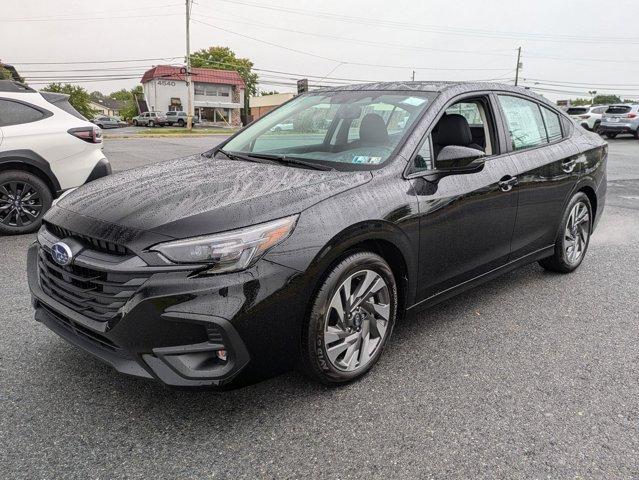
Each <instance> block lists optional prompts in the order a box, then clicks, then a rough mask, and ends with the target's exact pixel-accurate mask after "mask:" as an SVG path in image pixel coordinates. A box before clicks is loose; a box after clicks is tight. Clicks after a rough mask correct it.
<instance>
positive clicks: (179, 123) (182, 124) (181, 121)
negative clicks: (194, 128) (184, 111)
mask: <svg viewBox="0 0 639 480" xmlns="http://www.w3.org/2000/svg"><path fill="white" fill-rule="evenodd" d="M177 124H178V127H184V126H185V125H186V124H185V123H184V120H182V119H181V118H180V119H179V120H178V121H177Z"/></svg>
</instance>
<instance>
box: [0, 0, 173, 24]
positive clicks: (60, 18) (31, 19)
mask: <svg viewBox="0 0 639 480" xmlns="http://www.w3.org/2000/svg"><path fill="white" fill-rule="evenodd" d="M178 6H181V4H179V3H172V4H169V5H153V9H154V10H157V9H159V8H169V7H178ZM148 9H149V7H137V8H125V9H122V10H118V14H120V13H122V12H132V11H137V10H148ZM112 12H113V9H111V10H100V11H97V12H91V15H96V14H98V15H99V14H102V13H112ZM72 15H73V17H69V15H64V16H50V15H49V16H46V17H23V18H2V19H0V22H5V23H12V22H40V21H42V22H45V21H52V22H55V21H65V20H88V19H89V20H90V18H87V17H84V16H80V17H77V15H74V14H72ZM145 16H147V15H145ZM76 17H77V18H76ZM101 18H108V19H111V18H132V17H101Z"/></svg>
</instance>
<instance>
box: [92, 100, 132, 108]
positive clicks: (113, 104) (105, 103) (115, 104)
mask: <svg viewBox="0 0 639 480" xmlns="http://www.w3.org/2000/svg"><path fill="white" fill-rule="evenodd" d="M91 103H94V104H96V105H100V106H102V107H106V108H108V109H110V110H120V109H121V108H123V107H124V102H121V101H120V100H115V99H113V98H100V99H97V98H92V99H91Z"/></svg>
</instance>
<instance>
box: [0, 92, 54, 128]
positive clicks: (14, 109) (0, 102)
mask: <svg viewBox="0 0 639 480" xmlns="http://www.w3.org/2000/svg"><path fill="white" fill-rule="evenodd" d="M49 115H50V113H49V112H43V111H41V110H40V109H37V108H35V107H32V106H30V105H27V104H25V103H22V102H16V101H12V100H5V99H0V127H7V126H9V125H21V124H24V123H32V122H37V121H38V120H42V119H43V118H45V117H47V116H49Z"/></svg>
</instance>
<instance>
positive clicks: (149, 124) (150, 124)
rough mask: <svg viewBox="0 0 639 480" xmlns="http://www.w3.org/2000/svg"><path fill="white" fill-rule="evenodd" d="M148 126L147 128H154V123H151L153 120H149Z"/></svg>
mask: <svg viewBox="0 0 639 480" xmlns="http://www.w3.org/2000/svg"><path fill="white" fill-rule="evenodd" d="M148 126H149V128H153V127H155V123H154V122H153V120H149V123H148Z"/></svg>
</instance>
